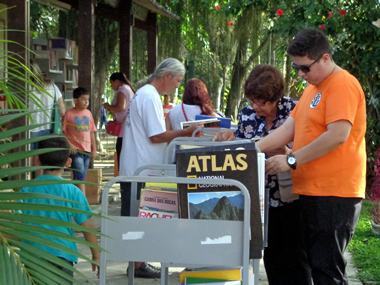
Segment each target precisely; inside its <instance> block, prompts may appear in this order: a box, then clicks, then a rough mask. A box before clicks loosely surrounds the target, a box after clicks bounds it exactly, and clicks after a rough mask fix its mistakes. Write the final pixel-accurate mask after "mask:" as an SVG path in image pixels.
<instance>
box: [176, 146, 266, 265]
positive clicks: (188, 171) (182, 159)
mask: <svg viewBox="0 0 380 285" xmlns="http://www.w3.org/2000/svg"><path fill="white" fill-rule="evenodd" d="M176 161H177V163H176V171H177V176H178V177H188V178H204V179H226V178H230V179H235V180H238V181H240V182H241V183H243V184H244V185H245V186H246V187H247V189H248V191H249V194H250V197H251V211H250V213H251V216H250V219H251V243H250V253H251V254H250V257H251V258H261V250H262V248H263V235H262V232H263V231H262V218H261V217H262V215H261V205H260V195H259V186H258V162H257V152H256V150H255V147H254V144H252V143H248V144H247V143H244V144H234V145H224V146H223V145H222V144H221V145H220V146H212V147H204V148H197V149H186V150H178V151H177V152H176ZM178 199H179V209H180V217H181V218H195V219H221V220H242V219H243V214H244V211H243V210H244V209H243V205H244V201H243V197H242V195H241V194H240V190H239V189H237V188H236V187H234V186H226V185H210V184H207V182H206V183H205V184H199V185H198V184H195V185H188V184H179V185H178Z"/></svg>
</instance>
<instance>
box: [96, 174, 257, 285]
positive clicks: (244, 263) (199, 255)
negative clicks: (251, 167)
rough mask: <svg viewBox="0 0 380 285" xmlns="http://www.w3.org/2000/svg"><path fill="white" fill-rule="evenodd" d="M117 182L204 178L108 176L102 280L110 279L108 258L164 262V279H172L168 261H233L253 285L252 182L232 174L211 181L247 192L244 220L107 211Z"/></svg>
mask: <svg viewBox="0 0 380 285" xmlns="http://www.w3.org/2000/svg"><path fill="white" fill-rule="evenodd" d="M118 182H132V183H133V182H134V183H137V182H155V183H177V184H204V183H205V180H204V179H201V178H181V177H169V176H168V177H149V176H132V177H126V176H118V177H114V178H112V179H111V180H110V181H108V182H107V184H106V185H105V187H104V188H103V193H102V205H101V208H102V214H103V216H102V218H101V233H102V235H101V248H102V249H103V250H102V252H101V256H100V275H99V284H101V285H105V284H106V268H107V261H118V262H123V261H129V262H131V261H155V262H160V263H161V264H163V265H164V266H162V267H161V280H160V284H161V285H165V284H167V280H168V269H167V267H168V266H179V265H180V266H190V267H191V266H224V267H225V266H227V265H228V266H231V267H241V268H242V283H243V284H244V285H248V273H249V272H248V270H249V251H248V248H249V229H250V212H249V211H250V197H249V193H248V190H247V188H246V187H245V186H244V185H243V184H242V183H240V182H239V181H236V180H232V179H220V180H218V179H214V180H212V181H208V182H207V183H208V184H214V185H219V184H223V185H230V186H235V187H237V188H238V189H240V191H241V192H242V194H243V196H244V219H243V221H224V220H196V219H176V218H174V219H144V218H138V217H133V216H130V217H122V216H108V192H109V189H110V188H111V187H112V185H113V184H114V183H118ZM133 283H134V267H133V266H129V267H128V284H129V285H133Z"/></svg>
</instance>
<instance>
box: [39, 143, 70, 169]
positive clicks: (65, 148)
mask: <svg viewBox="0 0 380 285" xmlns="http://www.w3.org/2000/svg"><path fill="white" fill-rule="evenodd" d="M42 148H62V150H55V151H51V152H48V153H43V154H40V155H39V156H38V158H39V159H40V163H41V165H42V166H56V167H64V166H65V164H66V161H67V159H68V158H69V156H70V145H69V143H68V141H67V139H66V138H65V137H56V138H50V139H48V140H43V141H40V142H39V143H38V149H42Z"/></svg>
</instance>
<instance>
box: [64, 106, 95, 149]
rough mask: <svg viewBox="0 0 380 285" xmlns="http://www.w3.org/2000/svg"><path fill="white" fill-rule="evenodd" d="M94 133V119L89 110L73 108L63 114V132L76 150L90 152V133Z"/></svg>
mask: <svg viewBox="0 0 380 285" xmlns="http://www.w3.org/2000/svg"><path fill="white" fill-rule="evenodd" d="M95 131H96V127H95V123H94V119H93V117H92V114H91V112H90V111H89V110H87V109H86V110H81V111H80V110H76V109H74V108H73V109H70V110H68V111H67V112H66V113H65V117H64V120H63V132H64V133H65V135H66V137H67V139H68V140H69V141H70V143H71V144H72V145H73V146H74V147H75V148H76V149H78V150H81V151H86V152H91V133H92V132H95Z"/></svg>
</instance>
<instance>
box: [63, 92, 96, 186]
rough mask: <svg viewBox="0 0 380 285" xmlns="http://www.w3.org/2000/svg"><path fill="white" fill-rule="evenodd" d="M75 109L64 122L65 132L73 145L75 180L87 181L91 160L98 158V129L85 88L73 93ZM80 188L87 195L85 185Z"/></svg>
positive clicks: (68, 112) (67, 114)
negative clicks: (96, 134)
mask: <svg viewBox="0 0 380 285" xmlns="http://www.w3.org/2000/svg"><path fill="white" fill-rule="evenodd" d="M73 98H74V108H72V109H70V110H68V111H67V112H66V114H65V118H64V120H63V132H64V134H65V136H66V137H67V139H68V140H69V143H70V145H71V148H72V151H73V154H72V155H71V158H72V161H73V162H72V165H71V166H72V168H73V179H74V180H81V181H83V180H85V179H86V175H87V171H88V168H89V165H90V159H91V157H92V159H95V158H96V140H95V132H96V127H95V123H94V118H93V117H92V114H91V112H90V110H88V109H87V108H88V105H89V102H90V94H89V93H88V91H87V90H86V89H85V88H83V87H78V88H76V89H74V91H73ZM78 187H79V188H80V189H81V190H82V191H83V193H85V185H84V184H79V185H78Z"/></svg>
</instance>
